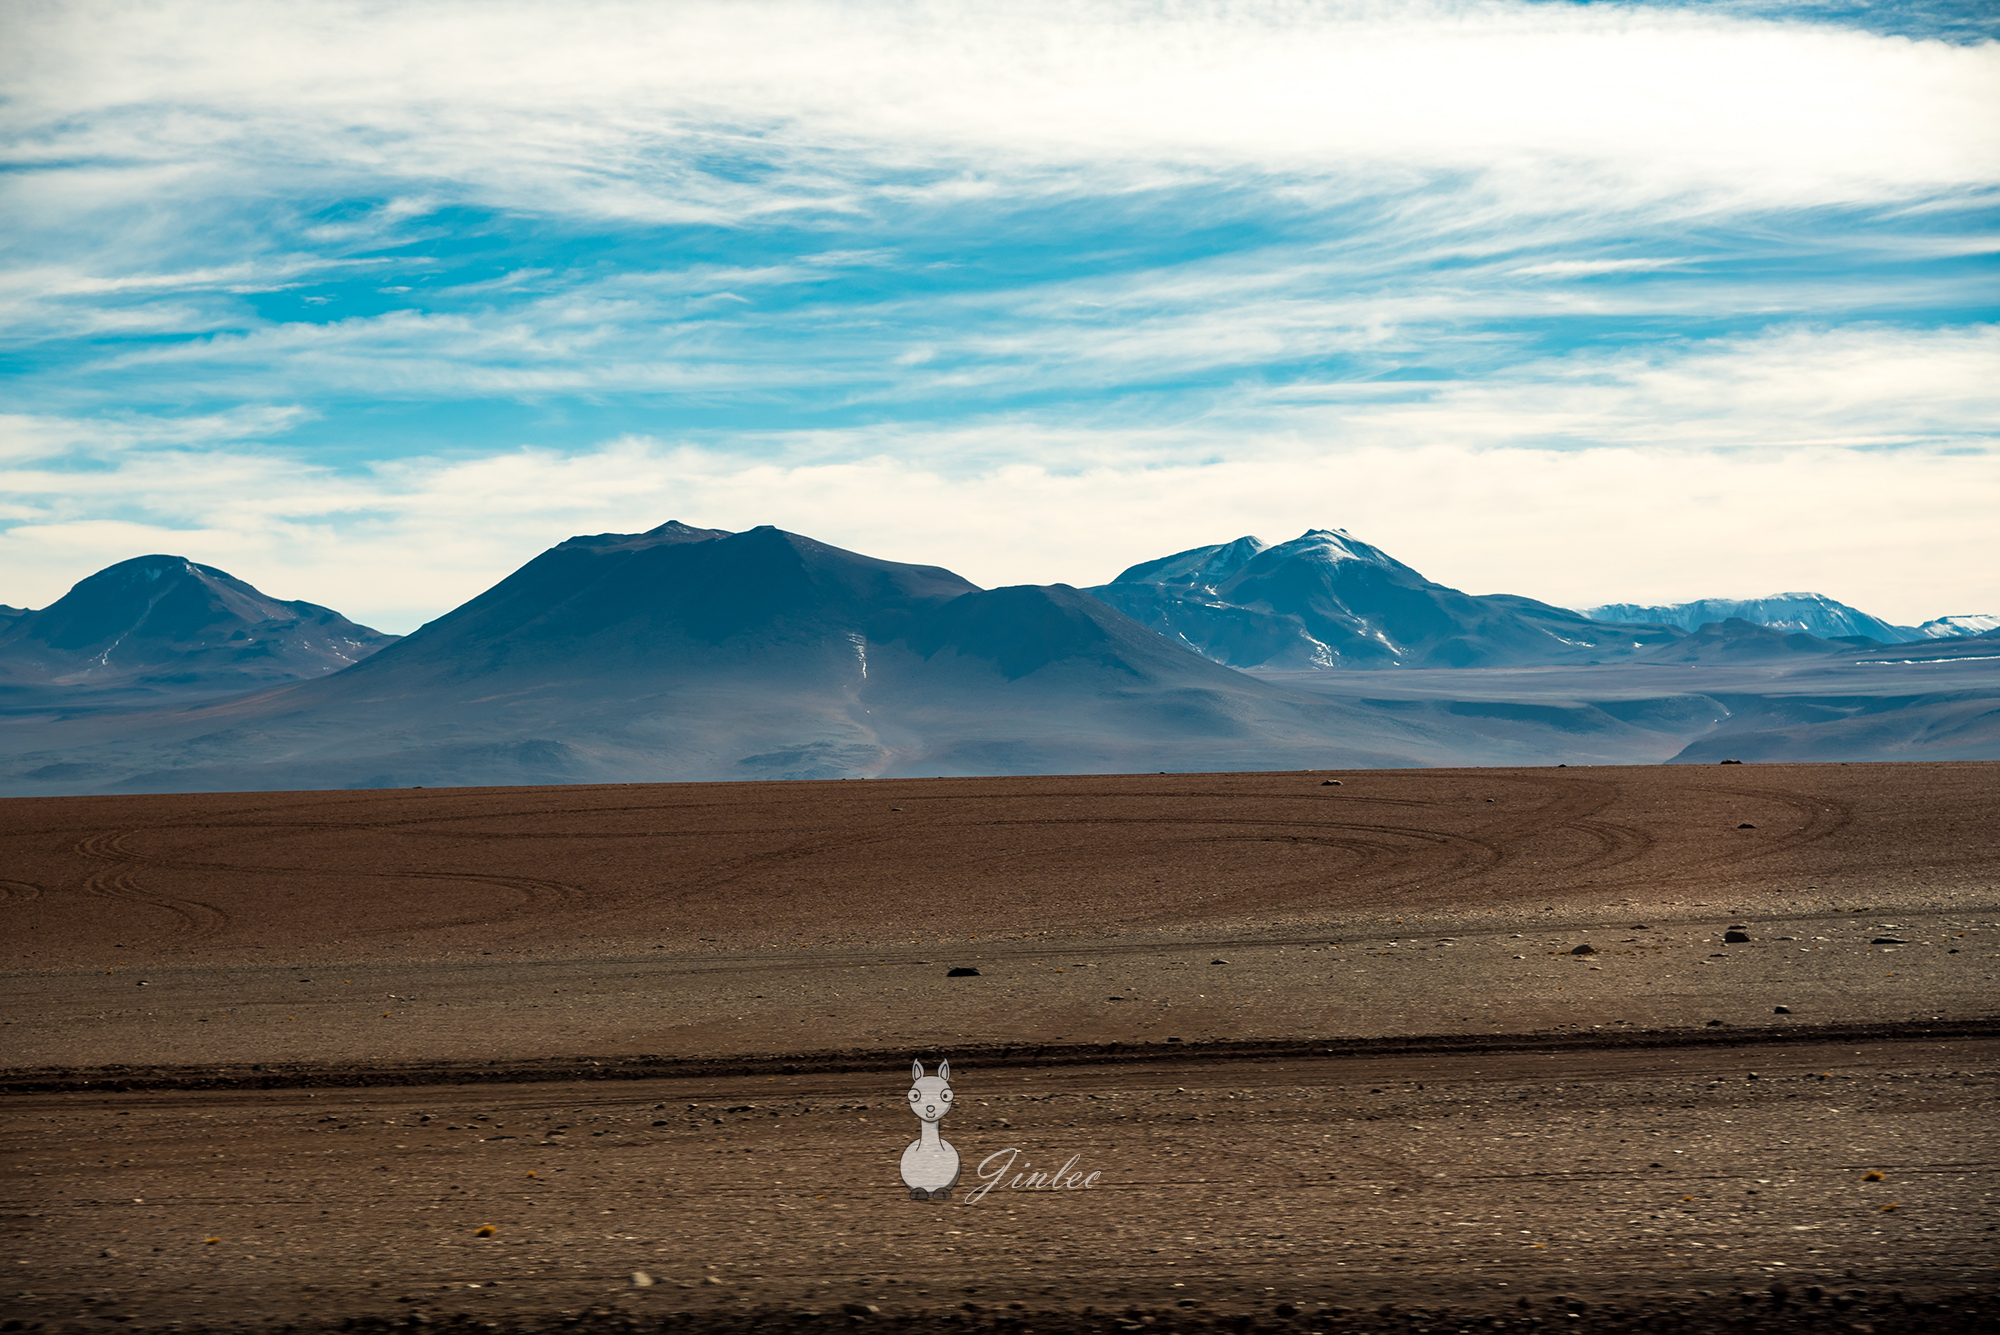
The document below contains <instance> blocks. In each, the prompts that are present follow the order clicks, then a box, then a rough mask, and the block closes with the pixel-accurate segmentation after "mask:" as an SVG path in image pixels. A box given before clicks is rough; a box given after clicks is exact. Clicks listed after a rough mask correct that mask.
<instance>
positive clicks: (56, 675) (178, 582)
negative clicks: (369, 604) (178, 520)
mask: <svg viewBox="0 0 2000 1335" xmlns="http://www.w3.org/2000/svg"><path fill="white" fill-rule="evenodd" d="M395 638H396V637H395V636H393V635H384V634H382V633H381V632H380V631H376V630H371V629H369V628H368V627H366V626H360V625H356V624H355V623H354V622H352V621H349V620H348V619H347V618H346V617H343V616H341V615H340V614H339V613H338V612H335V611H332V610H331V609H329V608H325V607H321V606H319V605H318V604H316V603H307V602H288V601H285V600H283V599H278V598H273V597H271V596H270V595H269V594H266V593H264V592H263V591H261V590H259V589H257V588H256V587H255V586H253V585H251V584H248V583H245V582H244V581H243V580H240V579H238V578H236V577H235V576H234V575H231V574H230V573H229V572H228V571H226V570H218V569H216V568H215V567H214V566H205V565H201V564H199V563H197V562H194V561H190V560H188V559H187V558H186V557H184V556H170V555H165V554H160V553H155V554H152V555H148V556H136V557H133V558H132V559H131V560H129V561H120V562H118V563H117V564H115V565H111V566H107V567H105V568H104V569H103V570H100V571H98V572H97V573H96V574H94V575H91V576H88V577H87V578H85V579H82V580H79V581H78V582H77V583H76V585H75V587H73V588H71V589H70V591H69V592H68V593H66V594H64V595H63V596H62V597H61V598H58V599H57V600H56V601H55V602H53V603H51V604H50V605H49V606H47V607H45V608H43V609H42V610H41V611H39V612H29V613H26V614H24V615H21V616H18V617H14V618H12V619H11V620H10V621H9V622H8V623H7V624H6V625H5V626H4V627H0V661H4V663H5V667H6V670H7V672H8V674H9V675H11V676H14V677H15V678H17V679H19V680H27V681H33V680H46V681H61V682H72V683H89V684H102V683H107V682H112V681H120V680H125V681H139V682H145V683H149V684H155V685H168V686H177V687H193V688H202V689H216V688H226V687H230V686H249V685H255V684H259V683H263V682H270V681H286V680H293V679H297V678H300V677H313V676H319V675H321V674H323V673H326V672H332V671H335V670H338V669H340V668H343V667H347V666H349V665H350V664H352V663H354V662H357V661H358V660H360V659H362V658H365V657H367V656H368V655H369V654H372V653H374V652H375V651H376V650H377V649H380V648H381V647H382V646H383V645H385V644H388V643H389V642H390V641H392V640H394V639H395Z"/></svg>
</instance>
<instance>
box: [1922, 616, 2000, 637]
mask: <svg viewBox="0 0 2000 1335" xmlns="http://www.w3.org/2000/svg"><path fill="white" fill-rule="evenodd" d="M1994 631H2000V613H1994V612H1974V613H1970V614H1968V615H1965V616H1952V617H1934V618H1932V619H1931V620H1929V621H1926V622H1925V623H1924V624H1923V625H1921V626H1918V627H1917V629H1916V633H1917V634H1918V635H1920V636H1922V637H1923V638H1924V639H1927V640H1955V639H1958V638H1960V637H1962V636H1968V635H1990V634H1992V633H1993V632H1994Z"/></svg>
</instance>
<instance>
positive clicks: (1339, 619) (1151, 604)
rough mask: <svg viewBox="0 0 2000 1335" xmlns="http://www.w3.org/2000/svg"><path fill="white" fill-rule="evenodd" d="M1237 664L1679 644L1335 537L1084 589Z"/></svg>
mask: <svg viewBox="0 0 2000 1335" xmlns="http://www.w3.org/2000/svg"><path fill="white" fill-rule="evenodd" d="M1088 592H1089V593H1091V594H1092V595H1094V596H1095V597H1098V598H1101V599H1103V600H1104V601H1105V602H1107V603H1109V604H1111V606H1113V607H1115V608H1117V609H1118V610H1119V611H1121V612H1124V613H1125V614H1126V615H1127V616H1130V617H1132V618H1133V619H1134V620H1136V621H1139V622H1140V623H1142V624H1143V625H1146V626H1150V627H1151V628H1152V629H1154V630H1156V631H1158V632H1160V633H1161V634H1162V635H1165V636H1168V637H1169V638H1171V639H1175V640H1178V641H1179V642H1181V643H1183V644H1186V645H1188V646H1189V647H1191V648H1193V649H1195V650H1196V651H1197V652H1199V653H1201V654H1203V655H1205V656H1206V657H1208V658H1212V659H1214V660H1215V661H1216V662H1219V663H1227V664H1228V665H1230V666H1231V667H1237V668H1269V669H1301V668H1336V667H1339V668H1373V667H1496V666H1506V665H1516V664H1524V663H1556V662H1581V661H1586V660H1590V659H1598V660H1603V659H1608V658H1616V657H1623V656H1626V655H1630V654H1632V653H1635V652H1639V651H1642V650H1645V649H1648V648H1651V647H1654V646H1657V645H1662V644H1669V643H1672V642H1673V641H1674V640H1677V639H1679V638H1680V634H1679V632H1678V631H1675V630H1671V629H1668V628H1666V627H1664V626H1661V625H1637V624H1607V623H1606V622H1603V621H1599V620H1593V619H1591V618H1589V617H1585V616H1583V615H1581V614H1579V613H1576V612H1572V611H1570V610H1568V609H1567V608H1561V607H1552V606H1550V605H1549V604H1547V603H1541V602H1536V601H1535V600H1534V599H1532V598H1522V597H1517V596H1514V595H1512V594H1487V595H1474V594H1468V593H1463V592H1461V591H1459V590H1457V589H1454V588H1450V587H1448V586H1446V585H1443V584H1439V583H1437V582H1436V581H1434V580H1429V579H1426V578H1424V576H1422V575H1421V574H1419V573H1418V572H1417V571H1415V570H1413V569H1411V568H1410V567H1409V566H1407V565H1404V564H1403V563H1402V562H1401V561H1398V560H1396V559H1395V558H1394V557H1392V556H1390V555H1389V554H1388V553H1387V552H1384V551H1382V550H1381V549H1380V548H1379V547H1373V546H1370V545H1369V544H1368V543H1365V542H1362V541H1360V540H1359V539H1357V538H1354V537H1352V536H1351V535H1349V534H1348V533H1347V532H1346V531H1345V530H1342V529H1313V530H1310V531H1308V532H1307V533H1305V534H1303V535H1301V536H1300V537H1297V538H1294V539H1293V540H1292V541H1290V542H1285V543H1279V544H1277V545H1276V546H1272V545H1270V544H1267V543H1265V542H1263V541H1262V540H1261V539H1258V538H1254V537H1244V538H1238V539H1236V540H1235V541H1234V542H1228V543H1220V544H1217V545H1215V546H1212V547H1197V548H1193V549H1192V550H1189V551H1185V552H1177V553H1175V554H1174V555H1172V556H1167V557H1162V558H1160V559H1159V560H1155V561H1146V562H1143V563H1141V564H1139V565H1136V566H1133V567H1132V568H1131V569H1129V570H1127V571H1125V572H1124V573H1123V574H1121V575H1119V576H1118V577H1117V578H1116V579H1114V580H1113V581H1112V582H1111V583H1109V584H1103V585H1098V586H1097V587H1095V588H1092V589H1090V590H1088Z"/></svg>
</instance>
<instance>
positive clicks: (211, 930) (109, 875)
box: [75, 830, 230, 941]
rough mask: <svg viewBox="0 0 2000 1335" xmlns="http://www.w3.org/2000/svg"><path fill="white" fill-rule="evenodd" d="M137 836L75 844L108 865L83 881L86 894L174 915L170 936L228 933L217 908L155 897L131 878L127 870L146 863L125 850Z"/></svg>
mask: <svg viewBox="0 0 2000 1335" xmlns="http://www.w3.org/2000/svg"><path fill="white" fill-rule="evenodd" d="M136 833H138V831H136V830H126V831H105V832H103V833H100V834H94V835H91V836H90V837H89V838H87V839H84V840H82V841H81V842H79V843H78V844H77V845H76V847H75V851H76V853H77V854H78V855H80V856H82V857H86V858H90V859H92V860H93V861H97V862H102V863H104V864H106V865H105V866H103V867H101V868H99V869H98V870H97V871H94V872H92V873H91V874H90V875H89V876H87V877H85V878H84V882H83V892H84V893H85V894H86V895H90V896H93V897H95V898H98V899H110V900H116V901H118V902H119V903H123V904H134V905H139V906H141V907H144V908H150V909H158V910H160V911H161V912H163V913H166V914H169V915H171V916H172V918H173V919H174V922H175V924H176V925H175V927H174V928H173V929H172V930H171V931H169V932H168V933H167V935H169V936H173V937H180V938H185V939H187V940H191V941H202V940H207V939H208V938H210V937H213V936H216V935H218V934H219V933H221V932H224V931H226V930H228V928H229V925H230V919H229V914H228V913H226V912H225V911H224V910H222V909H220V908H218V907H216V906H215V905H213V904H204V903H202V902H201V901H199V900H193V899H177V898H174V897H172V896H170V895H160V894H153V893H151V892H149V891H147V890H145V889H143V888H141V887H140V885H139V883H138V882H137V881H135V880H133V879H132V875H131V872H130V871H129V870H128V868H130V867H132V866H134V865H140V864H144V863H145V862H146V859H144V858H142V857H139V856H137V855H135V854H133V853H132V852H131V851H130V850H129V849H127V848H126V847H125V840H126V839H128V838H130V837H131V836H132V835H133V834H136Z"/></svg>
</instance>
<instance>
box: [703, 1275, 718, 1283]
mask: <svg viewBox="0 0 2000 1335" xmlns="http://www.w3.org/2000/svg"><path fill="white" fill-rule="evenodd" d="M701 1282H702V1283H704V1284H720V1283H722V1276H720V1275H703V1276H702V1277H701Z"/></svg>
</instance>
